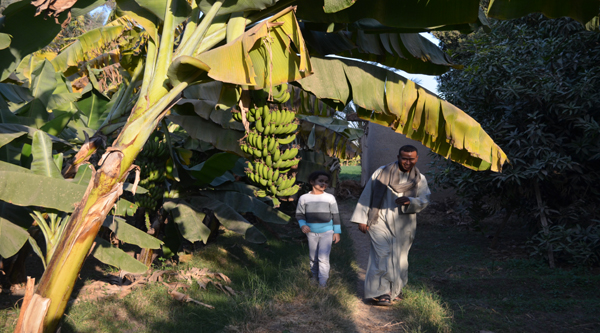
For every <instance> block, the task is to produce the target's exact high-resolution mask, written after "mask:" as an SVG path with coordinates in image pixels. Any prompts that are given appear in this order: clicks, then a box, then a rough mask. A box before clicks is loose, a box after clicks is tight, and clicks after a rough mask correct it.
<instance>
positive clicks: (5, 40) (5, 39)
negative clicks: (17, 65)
mask: <svg viewBox="0 0 600 333" xmlns="http://www.w3.org/2000/svg"><path fill="white" fill-rule="evenodd" d="M10 40H11V37H10V35H9V34H4V33H0V50H4V49H5V48H7V47H9V46H10Z"/></svg>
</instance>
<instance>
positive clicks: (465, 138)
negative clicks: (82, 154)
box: [0, 0, 507, 332]
mask: <svg viewBox="0 0 600 333" xmlns="http://www.w3.org/2000/svg"><path fill="white" fill-rule="evenodd" d="M84 2H85V3H84ZM478 2H479V1H478V0H454V1H416V0H411V1H402V2H398V1H385V0H379V1H370V2H366V1H358V2H353V1H347V2H338V1H331V0H326V1H325V5H324V3H323V1H322V0H320V1H317V0H307V1H303V2H296V1H293V0H284V1H279V2H277V1H269V0H266V1H255V2H253V1H243V2H242V1H240V2H236V1H219V0H218V1H208V0H201V1H199V2H192V4H191V6H190V5H189V4H188V3H187V2H185V1H179V0H167V1H164V2H163V1H150V0H137V1H133V0H118V1H117V8H118V11H117V12H118V15H122V16H124V15H126V16H127V17H129V18H130V19H132V20H134V21H135V22H137V25H139V26H141V27H143V29H144V31H145V32H147V34H148V36H149V38H148V41H147V46H146V58H145V63H144V68H143V72H142V73H141V74H140V78H141V87H140V88H139V90H138V95H137V96H138V97H137V99H136V101H135V103H134V106H133V109H132V110H131V113H130V115H129V118H128V120H127V122H126V123H125V124H124V126H123V129H122V130H121V132H120V134H119V136H118V138H117V139H116V140H115V142H114V143H113V145H112V147H110V148H109V149H108V150H107V152H106V153H105V154H104V156H103V157H102V159H101V163H100V167H99V168H98V170H93V177H92V180H91V181H90V183H89V185H88V187H87V189H86V191H85V194H84V195H83V199H82V201H81V202H80V203H79V204H78V205H77V206H76V208H75V211H74V212H73V214H72V216H71V218H70V220H69V223H68V225H67V226H66V228H65V232H63V234H62V235H63V236H62V237H61V238H60V240H59V241H58V244H57V246H56V250H55V252H54V255H53V256H52V259H51V260H50V262H49V263H48V268H47V270H46V272H45V273H44V275H43V277H42V279H41V281H40V284H39V286H38V288H37V290H36V295H38V296H39V297H36V298H34V300H33V301H32V302H31V303H30V304H31V305H30V306H28V307H27V309H25V312H26V315H28V316H29V318H36V320H31V321H29V322H28V323H26V324H27V325H30V327H31V329H35V330H36V331H37V330H39V329H40V328H42V329H43V330H44V331H48V332H51V331H54V330H55V329H56V326H57V325H58V322H59V320H60V318H61V316H62V313H63V312H64V308H65V306H66V302H67V300H68V298H69V295H70V293H71V290H72V288H73V284H74V281H75V278H76V276H77V273H78V272H79V270H80V268H81V265H82V263H83V260H84V259H85V256H86V255H87V253H88V251H89V249H90V247H91V244H92V243H93V240H94V238H95V235H96V233H97V232H98V229H99V228H100V226H101V225H102V223H103V222H104V220H105V217H106V215H107V214H108V211H109V210H110V208H111V207H112V206H113V204H114V203H115V201H116V200H117V198H118V197H119V196H120V194H121V192H122V184H123V182H124V181H125V179H126V178H127V176H128V174H129V173H130V172H131V171H134V170H136V167H135V166H134V165H132V163H133V161H134V160H135V158H136V156H137V154H138V153H139V152H140V150H141V148H142V147H143V145H144V143H145V141H146V140H147V138H148V137H149V136H150V134H151V133H152V132H153V130H154V128H155V127H156V125H157V124H158V123H159V122H160V121H161V119H162V118H163V117H165V116H166V115H167V114H168V113H169V110H170V109H171V107H172V106H173V105H174V104H176V103H177V101H178V100H179V99H180V97H181V94H182V93H183V92H184V90H185V89H186V88H188V87H190V86H192V85H193V84H196V83H202V82H209V81H221V82H224V83H226V84H227V85H224V88H223V89H222V91H221V93H220V96H221V97H222V98H220V100H219V102H220V104H223V105H227V106H233V105H236V104H238V102H239V98H240V95H239V94H238V93H237V91H239V89H240V88H242V89H264V88H268V89H269V88H270V87H273V86H276V85H279V84H281V83H284V82H292V81H296V82H297V84H298V85H299V86H301V87H302V88H303V89H304V90H306V91H310V92H311V93H312V94H314V95H315V96H316V97H318V98H320V99H322V100H324V101H327V102H328V104H330V105H333V106H335V107H337V108H341V107H343V106H344V105H346V104H348V103H349V102H350V101H354V103H355V104H356V105H358V106H359V107H360V108H361V109H360V112H359V116H360V117H361V118H363V119H367V120H369V121H372V122H377V123H381V124H385V125H388V126H391V127H393V128H394V129H395V130H397V131H399V132H402V133H404V134H406V135H407V136H409V137H411V138H413V139H417V140H419V141H421V142H423V143H424V144H425V145H427V146H429V147H431V148H432V149H433V150H434V151H435V152H438V153H440V154H442V155H443V156H446V157H448V158H451V159H453V160H455V161H457V162H459V163H462V164H464V165H466V166H469V167H472V168H476V169H479V170H484V169H491V170H494V171H500V170H501V169H502V165H503V163H504V162H505V161H506V160H507V159H506V156H505V154H504V153H503V152H502V150H501V149H500V148H499V147H498V146H497V145H495V144H494V143H493V141H492V140H491V138H490V137H489V136H488V135H487V134H486V133H485V132H484V131H483V130H482V129H481V127H480V126H479V125H478V124H477V123H476V122H474V120H473V119H471V118H470V117H468V116H466V114H464V113H463V112H462V111H460V110H458V109H457V108H455V107H453V106H452V105H450V104H448V103H446V102H444V101H441V100H440V99H439V98H437V97H436V96H435V95H433V94H431V93H429V92H427V91H426V90H424V89H422V88H420V87H418V86H417V85H415V84H414V83H412V82H411V81H408V80H405V79H403V78H401V77H399V76H397V75H395V74H394V73H392V72H389V71H387V70H385V69H383V68H380V67H375V66H373V65H371V64H368V63H365V62H359V61H354V60H342V59H333V58H318V57H312V58H309V49H308V48H307V45H306V43H305V42H304V39H303V34H302V33H301V31H302V32H304V33H305V34H306V32H305V31H317V32H325V33H329V34H337V33H338V32H340V31H341V30H340V28H345V29H349V30H352V31H353V32H355V33H356V35H355V36H356V37H352V36H351V37H349V38H346V39H336V40H337V41H340V42H344V43H349V44H350V46H349V47H342V48H341V49H340V51H339V52H342V54H345V55H348V54H351V55H353V53H348V52H354V49H357V50H358V53H363V52H366V53H367V54H368V56H365V57H367V58H366V59H367V60H372V59H374V58H373V57H375V56H379V57H382V56H384V55H385V58H386V59H389V62H387V61H388V60H386V61H385V62H386V63H388V64H392V63H393V64H395V66H398V67H401V66H405V64H404V62H403V61H401V60H403V59H410V60H411V62H414V59H413V58H418V59H419V61H421V62H424V63H432V64H434V65H435V66H434V67H435V71H440V70H441V69H440V66H441V68H443V67H446V68H449V67H451V66H454V65H453V64H451V62H449V61H448V59H446V58H444V57H442V58H440V57H439V54H438V55H436V54H434V53H433V51H432V50H433V49H432V48H431V47H429V46H427V44H423V43H424V42H423V41H422V40H420V39H418V37H416V38H415V37H414V36H413V37H410V36H408V37H406V38H405V37H403V36H401V35H400V34H406V33H416V32H421V31H431V30H434V29H459V30H469V29H472V28H473V27H476V26H478V25H481V24H484V23H485V22H483V19H482V17H481V16H480V11H479V7H478ZM95 4H96V2H95V1H92V0H87V1H82V0H80V1H78V2H77V5H78V6H80V7H81V8H85V9H89V8H91V7H93V6H94V5H95ZM295 4H297V8H290V7H289V6H290V5H295ZM12 6H13V7H12V8H11V7H10V6H9V7H8V8H7V10H6V11H5V12H4V14H5V17H4V20H5V27H7V28H6V29H5V30H2V31H1V32H2V33H9V34H11V35H12V36H13V39H12V40H11V42H10V44H9V45H8V47H7V48H5V49H3V50H0V52H3V53H1V54H0V55H2V57H0V59H2V60H1V61H0V67H1V68H2V70H3V72H2V79H5V78H7V77H8V76H9V75H10V73H11V71H12V70H13V69H14V68H16V66H17V64H18V63H19V62H20V59H21V57H22V55H25V54H29V53H31V52H32V51H35V50H36V48H37V49H39V48H41V47H42V46H43V45H42V46H40V44H43V43H44V42H46V43H47V42H49V40H48V39H51V38H49V37H48V36H50V35H51V34H52V33H54V31H57V27H56V26H55V25H53V24H54V23H52V22H48V21H51V20H48V21H39V20H35V19H32V18H33V17H35V16H34V13H35V11H36V10H35V8H32V7H33V6H31V5H29V4H23V1H22V2H20V3H17V5H12ZM73 11H75V9H74V10H73ZM200 12H202V13H203V14H202V16H200V15H199V14H200ZM54 14H56V13H54ZM60 15H64V13H63V14H59V15H58V16H59V17H58V19H59V20H60V19H61V16H60ZM296 16H297V17H298V18H301V19H302V21H303V24H305V25H304V27H302V26H300V25H299V24H298V22H297V21H296ZM19 19H20V20H22V23H29V24H30V25H31V26H32V27H35V28H38V27H40V26H42V25H44V26H45V25H47V26H49V27H50V28H51V29H46V31H44V32H43V33H44V35H43V38H41V40H40V42H36V43H34V45H26V44H27V43H28V41H29V40H28V36H30V35H31V34H32V31H31V28H30V29H29V30H28V29H19V28H21V22H18V20H19ZM186 20H187V21H186ZM184 21H186V24H185V29H184V32H183V33H182V34H177V33H176V31H177V30H176V28H177V27H178V26H179V25H180V24H181V23H182V22H184ZM361 31H362V32H361ZM376 31H379V32H380V36H379V39H378V40H377V39H374V38H373V36H366V32H368V33H371V34H372V33H374V32H376ZM55 34H56V33H54V35H55ZM314 35H315V36H316V35H318V33H315V34H314ZM326 37H334V38H336V36H333V35H329V36H326ZM343 37H347V36H343ZM359 38H360V39H359ZM225 40H226V44H225V45H222V41H225ZM314 40H316V41H317V42H316V43H317V44H318V45H320V46H321V50H320V51H316V50H315V52H318V53H320V54H322V55H324V54H332V53H331V52H338V51H335V50H334V51H331V50H325V51H324V50H323V49H324V48H325V47H324V45H323V44H322V43H325V42H324V40H327V39H320V38H314ZM352 43H356V45H353V44H352ZM377 43H380V44H377ZM4 44H5V45H6V43H4ZM312 44H313V45H314V44H315V42H312ZM219 45H222V46H219ZM309 45H310V44H309ZM216 46H219V47H216ZM215 47H216V48H215ZM6 52H8V53H6ZM344 52H346V53H344ZM5 54H6V55H9V57H4V55H5ZM311 54H314V53H311ZM359 58H360V57H359ZM417 64H419V65H421V64H420V63H418V62H417ZM406 66H408V65H406ZM414 68H417V67H414ZM414 71H418V69H414ZM236 87H238V88H236ZM244 103H245V102H244V101H243V100H242V102H241V106H240V108H241V109H242V110H244V108H245V106H244ZM177 116H179V117H183V116H182V115H173V116H172V117H171V118H172V119H176V118H175V117H177ZM174 121H175V120H174ZM210 125H211V124H210V123H207V122H204V123H202V122H198V126H202V127H200V128H198V129H197V131H198V132H201V131H202V129H204V128H206V129H208V128H209V127H210ZM219 128H221V129H222V127H221V126H219ZM214 131H215V132H216V128H215V130H214ZM198 135H201V134H200V133H199V134H198ZM211 137H212V138H211V140H214V141H215V143H216V144H215V146H217V145H220V146H217V147H218V148H220V147H222V148H220V149H223V150H226V151H232V152H237V153H239V148H237V149H236V148H232V147H231V142H232V141H225V140H217V139H216V138H214V136H212V135H211ZM199 200H202V199H199ZM206 202H209V201H208V200H206ZM36 310H37V311H38V312H34V311H36ZM36 325H38V326H36Z"/></svg>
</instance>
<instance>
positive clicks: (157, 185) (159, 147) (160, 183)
mask: <svg viewBox="0 0 600 333" xmlns="http://www.w3.org/2000/svg"><path fill="white" fill-rule="evenodd" d="M168 156H169V151H168V147H167V144H166V142H165V141H164V140H163V135H162V134H161V133H160V132H155V133H154V134H152V136H150V138H149V139H148V141H147V142H146V144H145V145H144V148H143V149H142V151H141V153H140V154H139V155H138V157H137V159H136V160H135V164H137V165H139V167H140V182H139V185H140V186H142V187H144V188H145V189H147V190H148V193H144V194H141V193H137V194H136V195H135V196H134V198H135V203H136V204H137V205H138V206H141V207H144V208H146V209H148V210H156V209H157V208H158V207H157V205H158V204H159V201H161V200H162V198H163V193H164V191H165V185H164V184H165V179H166V168H165V167H166V165H165V160H166V159H167V157H168Z"/></svg>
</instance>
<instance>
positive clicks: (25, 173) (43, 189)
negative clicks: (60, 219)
mask: <svg viewBox="0 0 600 333" xmlns="http://www.w3.org/2000/svg"><path fill="white" fill-rule="evenodd" d="M86 187H87V186H82V185H77V184H73V183H71V182H68V181H66V180H63V179H57V178H51V177H46V176H42V175H36V174H34V173H32V172H31V171H30V170H29V169H25V168H22V167H19V166H16V165H14V164H10V163H6V162H2V161H0V200H3V201H6V202H9V203H12V204H15V205H18V206H40V207H45V208H53V209H56V210H60V211H64V212H72V211H73V210H74V209H75V204H76V203H77V202H79V201H80V200H81V198H82V197H83V194H84V193H85V190H86ZM31 189H35V191H31Z"/></svg>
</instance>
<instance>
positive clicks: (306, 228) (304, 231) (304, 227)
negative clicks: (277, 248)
mask: <svg viewBox="0 0 600 333" xmlns="http://www.w3.org/2000/svg"><path fill="white" fill-rule="evenodd" d="M302 232H303V233H305V234H307V233H309V232H310V227H309V226H307V225H303V226H302Z"/></svg>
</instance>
